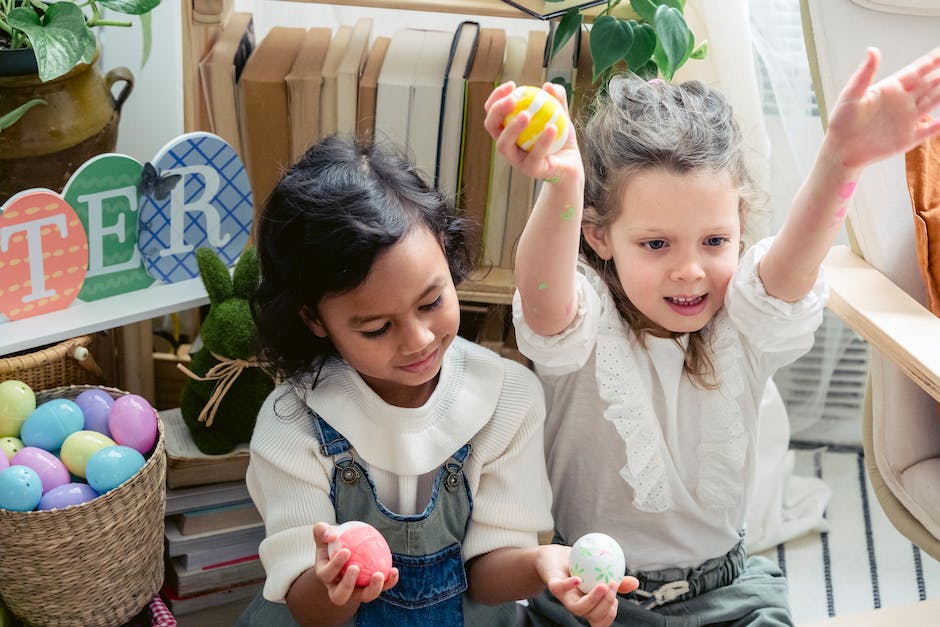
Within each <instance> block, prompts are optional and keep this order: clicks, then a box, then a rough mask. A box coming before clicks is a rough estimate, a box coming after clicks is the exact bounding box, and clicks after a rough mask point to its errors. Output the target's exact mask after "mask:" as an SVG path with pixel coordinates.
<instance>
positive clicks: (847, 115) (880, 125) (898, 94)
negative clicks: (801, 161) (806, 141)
mask: <svg viewBox="0 0 940 627" xmlns="http://www.w3.org/2000/svg"><path fill="white" fill-rule="evenodd" d="M867 54H868V56H867V58H866V59H865V62H864V63H863V64H862V66H861V67H860V68H859V69H858V70H856V72H855V74H854V75H852V78H850V79H849V82H848V84H847V85H846V86H845V88H844V89H843V90H842V93H841V94H840V95H839V99H838V101H837V102H836V105H835V107H834V108H833V110H832V115H831V116H830V117H829V130H828V132H827V133H826V143H827V144H828V145H829V147H830V148H831V149H832V150H834V151H835V154H836V156H837V157H838V158H840V159H841V160H842V164H843V165H844V166H847V167H862V166H865V165H868V164H870V163H873V162H875V161H878V160H880V159H884V158H886V157H890V156H892V155H894V154H897V153H901V152H906V151H908V150H910V149H911V148H913V147H914V146H917V145H919V144H922V143H923V142H924V141H926V140H927V139H929V138H930V137H932V136H933V135H935V134H937V132H940V120H932V119H931V118H930V116H929V113H930V111H931V110H933V109H934V108H935V107H936V106H937V105H938V104H940V48H935V49H934V50H932V51H931V52H929V53H928V54H926V55H924V56H923V57H921V58H919V59H917V60H916V61H914V62H913V63H911V64H910V65H908V66H907V67H905V68H903V69H901V70H899V71H897V72H895V73H894V74H892V75H891V76H889V77H887V78H885V79H883V80H880V81H878V82H877V83H875V84H874V85H872V84H871V81H872V79H873V77H874V75H875V71H876V70H877V69H878V62H879V59H880V56H881V55H880V53H879V52H878V50H876V49H875V48H869V49H868V51H867Z"/></svg>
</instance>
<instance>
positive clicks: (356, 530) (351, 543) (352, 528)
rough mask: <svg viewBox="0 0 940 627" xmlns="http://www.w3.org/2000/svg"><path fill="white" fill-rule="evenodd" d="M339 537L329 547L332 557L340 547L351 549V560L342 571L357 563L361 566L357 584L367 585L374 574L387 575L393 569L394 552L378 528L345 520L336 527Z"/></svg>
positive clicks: (328, 550) (356, 521)
mask: <svg viewBox="0 0 940 627" xmlns="http://www.w3.org/2000/svg"><path fill="white" fill-rule="evenodd" d="M336 533H337V538H336V540H334V541H333V542H330V544H329V545H328V547H327V552H328V553H329V555H330V557H332V556H333V553H335V552H336V551H338V550H340V549H343V548H345V549H349V552H350V554H351V555H350V557H349V560H347V561H346V563H345V564H344V565H343V570H342V571H341V572H342V573H345V572H346V569H347V568H349V567H350V566H352V565H353V564H355V565H356V566H358V567H359V576H358V577H356V585H357V586H367V585H369V582H370V581H371V580H372V574H373V573H376V572H379V573H382V574H383V575H384V576H385V577H388V573H389V572H390V571H391V570H392V552H391V550H390V549H389V548H388V542H386V541H385V538H384V537H383V536H382V534H381V533H379V531H378V529H376V528H375V527H373V526H372V525H370V524H368V523H364V522H361V521H358V520H350V521H349V522H344V523H343V524H341V525H339V526H338V527H337V528H336Z"/></svg>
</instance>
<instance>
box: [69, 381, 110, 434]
mask: <svg viewBox="0 0 940 627" xmlns="http://www.w3.org/2000/svg"><path fill="white" fill-rule="evenodd" d="M75 404H76V405H78V406H79V407H81V408H82V414H84V415H85V427H84V428H85V430H86V431H97V432H98V433H103V434H105V435H106V436H108V437H109V438H110V437H111V431H110V429H109V428H108V413H109V412H110V411H111V406H112V405H114V399H113V398H111V395H110V394H108V393H107V392H105V391H104V390H85V391H84V392H82V393H81V394H79V395H78V396H76V397H75Z"/></svg>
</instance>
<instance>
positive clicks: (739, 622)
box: [527, 557, 793, 627]
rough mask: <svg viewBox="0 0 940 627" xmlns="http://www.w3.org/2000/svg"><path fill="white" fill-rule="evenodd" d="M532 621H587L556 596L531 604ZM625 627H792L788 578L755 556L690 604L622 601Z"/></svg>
mask: <svg viewBox="0 0 940 627" xmlns="http://www.w3.org/2000/svg"><path fill="white" fill-rule="evenodd" d="M527 618H528V620H529V621H530V624H531V625H532V626H533V627H581V626H582V625H587V622H585V621H582V620H581V619H579V618H576V617H574V616H572V615H571V614H570V613H569V612H568V611H567V610H566V609H565V608H564V606H563V605H561V603H559V602H558V600H557V599H555V597H553V596H552V595H551V594H550V593H548V592H545V593H543V594H541V595H539V596H538V597H536V598H534V599H531V600H530V601H529V609H528V612H527ZM614 625H618V626H622V627H627V626H629V627H646V626H649V627H700V626H704V625H723V626H728V627H744V626H746V625H747V626H760V627H778V626H781V627H782V626H786V627H791V626H792V625H793V620H792V619H791V618H790V604H789V600H788V592H787V580H786V578H784V576H783V573H782V572H781V571H780V569H779V568H778V567H777V566H776V564H774V563H773V562H771V561H770V560H768V559H765V558H763V557H750V558H748V559H747V561H746V562H745V565H744V569H743V571H742V572H741V573H740V574H739V575H738V576H737V577H736V578H735V580H734V581H733V582H732V583H731V584H730V585H726V586H723V587H719V588H716V589H714V590H711V591H709V592H704V593H702V594H699V595H697V596H694V597H692V598H690V599H687V600H677V601H672V602H670V603H666V604H665V605H660V606H658V607H654V608H652V609H646V608H644V607H642V606H640V605H639V604H638V603H637V602H636V601H635V600H633V599H631V598H627V597H625V596H621V597H620V606H619V608H618V609H617V620H616V621H615V622H614Z"/></svg>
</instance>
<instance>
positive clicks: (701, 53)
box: [689, 39, 708, 61]
mask: <svg viewBox="0 0 940 627" xmlns="http://www.w3.org/2000/svg"><path fill="white" fill-rule="evenodd" d="M707 54H708V40H707V39H706V40H705V41H703V42H702V43H700V44H699V45H698V47H697V48H695V50H693V51H692V54H690V55H689V58H690V59H697V60H699V61H701V60H702V59H704V58H705V55H707Z"/></svg>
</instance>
